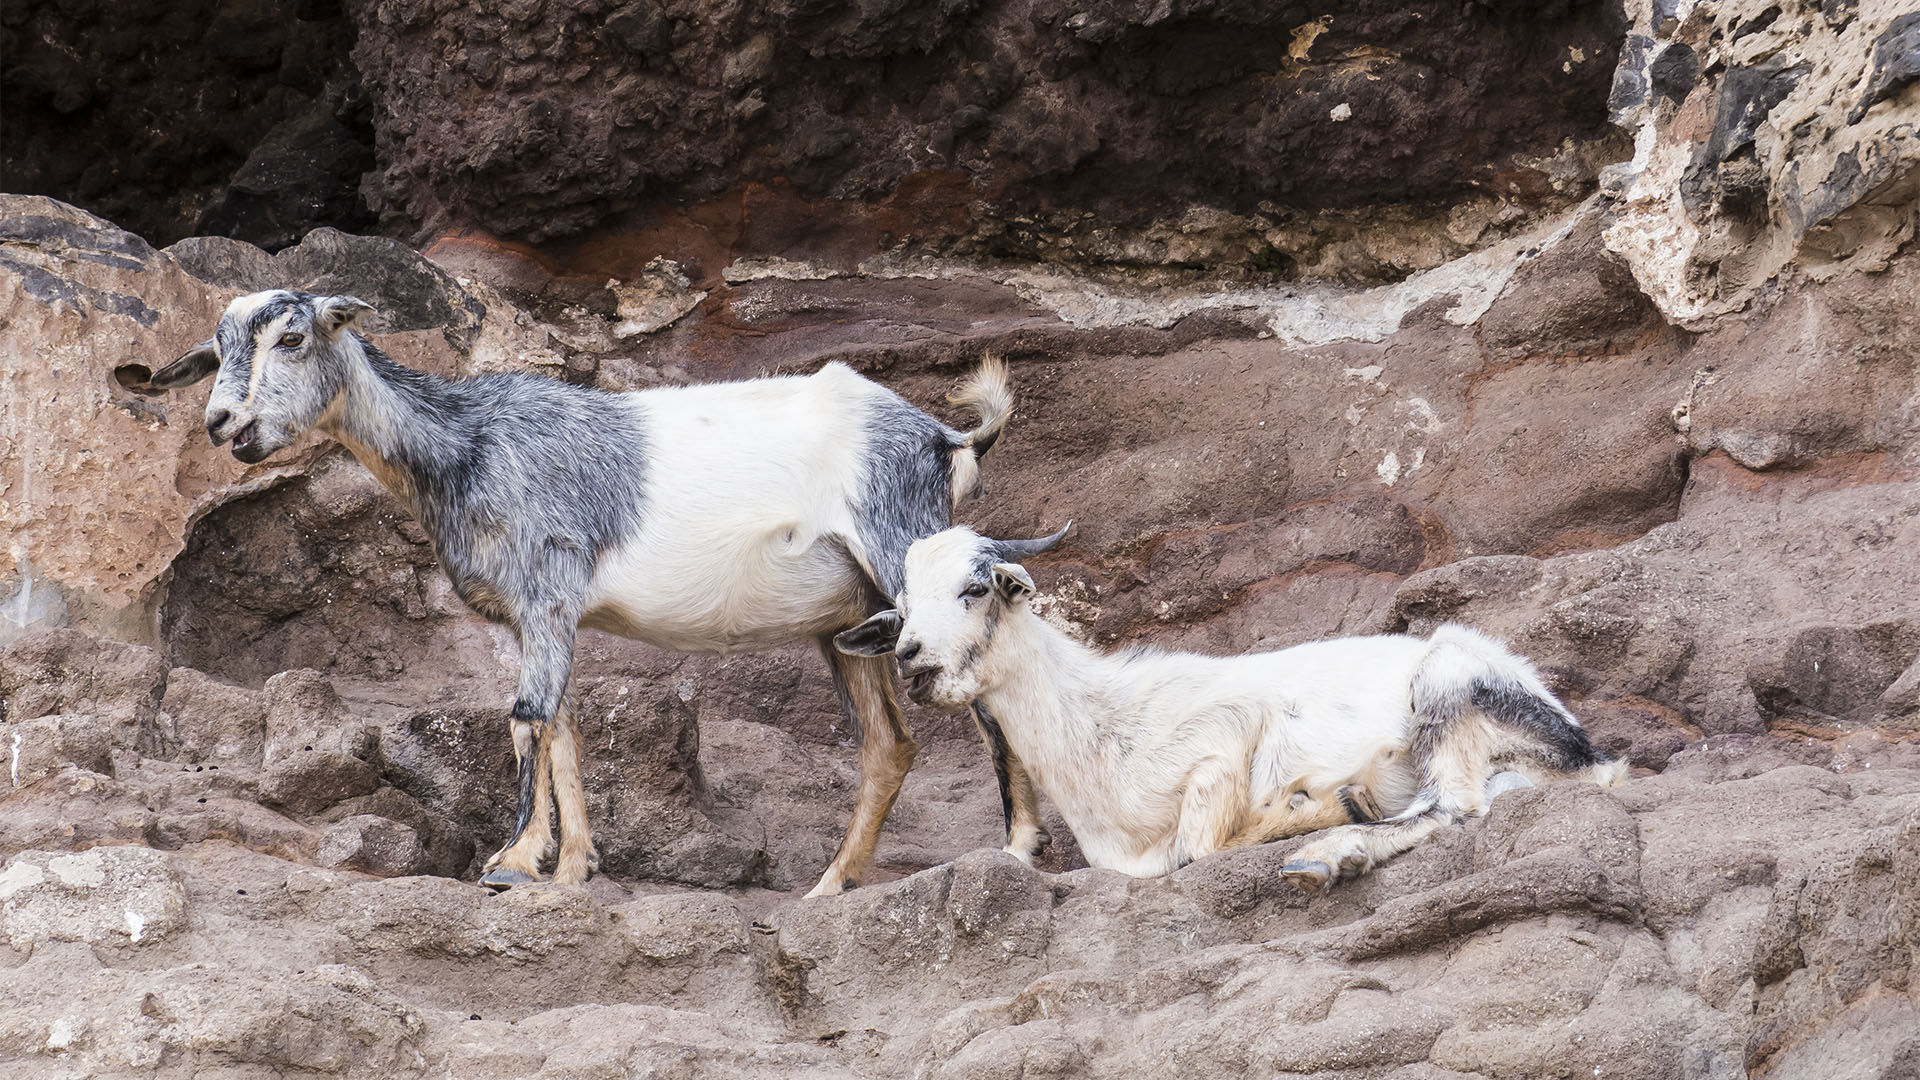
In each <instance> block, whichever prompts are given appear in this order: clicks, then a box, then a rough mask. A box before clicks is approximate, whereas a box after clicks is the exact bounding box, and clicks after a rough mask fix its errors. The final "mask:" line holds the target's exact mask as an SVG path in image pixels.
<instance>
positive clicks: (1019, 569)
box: [993, 562, 1034, 603]
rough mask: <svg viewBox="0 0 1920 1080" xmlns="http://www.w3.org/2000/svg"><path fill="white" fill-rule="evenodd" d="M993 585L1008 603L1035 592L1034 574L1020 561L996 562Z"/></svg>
mask: <svg viewBox="0 0 1920 1080" xmlns="http://www.w3.org/2000/svg"><path fill="white" fill-rule="evenodd" d="M993 587H994V589H996V590H998V591H999V593H1000V595H1001V596H1002V597H1003V598H1005V599H1006V601H1007V602H1008V603H1012V602H1013V601H1015V600H1018V599H1020V598H1021V597H1023V596H1032V595H1033V593H1034V586H1033V576H1032V575H1031V574H1028V573H1027V568H1026V567H1024V566H1021V565H1020V564H1019V563H1010V562H1003V563H994V564H993Z"/></svg>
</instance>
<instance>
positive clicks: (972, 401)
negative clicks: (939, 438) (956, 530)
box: [947, 354, 1013, 505]
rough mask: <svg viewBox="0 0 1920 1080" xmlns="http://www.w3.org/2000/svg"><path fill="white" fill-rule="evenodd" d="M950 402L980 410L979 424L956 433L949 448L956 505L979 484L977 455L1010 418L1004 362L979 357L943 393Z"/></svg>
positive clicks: (1010, 386)
mask: <svg viewBox="0 0 1920 1080" xmlns="http://www.w3.org/2000/svg"><path fill="white" fill-rule="evenodd" d="M947 401H948V402H949V403H950V404H953V405H964V406H967V407H968V408H971V409H973V410H974V411H976V412H978V413H979V414H980V426H978V427H976V428H974V429H973V430H972V431H969V432H966V433H965V434H963V435H961V436H960V442H959V444H958V445H956V446H955V447H954V448H953V456H952V462H951V470H952V471H951V474H950V476H949V480H950V481H951V488H952V490H953V501H954V503H955V504H956V505H958V504H959V502H960V500H961V499H964V498H966V497H967V496H969V495H971V494H973V493H974V491H975V490H976V489H977V488H979V486H980V459H981V458H982V457H984V456H986V453H987V451H988V450H991V449H993V444H994V441H995V440H997V439H998V438H1000V432H1001V431H1002V430H1003V429H1005V428H1006V426H1007V421H1008V420H1011V419H1012V418H1013V382H1012V380H1011V379H1010V378H1009V377H1008V375H1007V363H1006V361H1004V360H1002V359H1000V358H999V357H997V356H994V355H992V354H988V355H987V356H986V357H984V358H983V359H982V360H981V361H980V366H979V367H978V368H976V369H974V372H973V374H972V375H970V376H968V377H967V381H966V382H965V383H962V384H961V386H960V389H958V390H956V391H954V392H953V393H952V394H949V395H948V396H947Z"/></svg>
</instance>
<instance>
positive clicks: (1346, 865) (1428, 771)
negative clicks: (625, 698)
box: [1280, 700, 1493, 893]
mask: <svg viewBox="0 0 1920 1080" xmlns="http://www.w3.org/2000/svg"><path fill="white" fill-rule="evenodd" d="M1415 723H1416V727H1415V730H1414V734H1413V739H1412V741H1411V746H1410V747H1409V758H1410V763H1411V764H1412V766H1413V768H1414V775H1416V776H1418V777H1420V778H1421V787H1420V793H1419V794H1418V795H1417V796H1415V798H1414V801H1413V805H1411V806H1409V807H1407V809H1405V810H1403V811H1401V812H1400V813H1399V814H1396V815H1394V816H1393V817H1391V818H1388V819H1386V820H1385V821H1376V822H1369V823H1366V824H1359V825H1345V826H1341V827H1340V828H1337V829H1334V830H1332V831H1331V832H1329V833H1327V834H1326V835H1325V836H1322V837H1320V838H1318V839H1316V840H1312V841H1310V842H1308V843H1307V844H1306V845H1305V846H1304V847H1302V848H1301V849H1300V850H1299V851H1297V852H1295V853H1294V856H1293V858H1292V859H1291V860H1289V861H1288V863H1287V864H1286V866H1284V867H1283V868H1281V871H1280V873H1281V876H1282V877H1284V878H1285V879H1286V880H1287V882H1288V883H1289V884H1291V885H1293V886H1294V887H1295V888H1298V889H1300V890H1301V891H1302V892H1308V893H1314V892H1319V891H1321V890H1322V889H1325V888H1327V887H1329V886H1331V885H1333V884H1334V883H1336V882H1339V881H1345V880H1349V879H1351V878H1355V877H1359V876H1360V875H1361V874H1364V873H1366V872H1368V871H1369V870H1372V869H1373V868H1374V867H1376V866H1379V865H1380V864H1381V863H1383V862H1386V861H1387V860H1388V859H1391V858H1393V857H1394V856H1396V855H1399V854H1400V853H1402V852H1404V851H1407V850H1409V849H1411V848H1413V847H1415V846H1416V845H1418V844H1419V843H1420V841H1422V840H1425V839H1426V838H1427V837H1428V836H1430V835H1432V834H1433V832H1434V831H1435V830H1437V829H1441V828H1444V827H1446V826H1448V825H1451V824H1453V823H1454V822H1457V821H1460V820H1462V819H1464V818H1467V817H1471V816H1474V815H1476V814H1482V813H1485V812H1486V809H1487V790H1486V789H1487V777H1488V774H1489V772H1490V771H1491V769H1490V759H1491V756H1492V754H1491V750H1492V746H1491V744H1492V741H1493V739H1492V733H1491V732H1490V731H1489V730H1488V726H1487V724H1486V722H1485V721H1484V720H1482V719H1481V718H1480V717H1478V716H1477V715H1474V714H1473V713H1471V712H1470V711H1467V710H1463V709H1460V708H1457V707H1455V705H1454V704H1453V703H1451V702H1449V701H1445V700H1441V701H1435V702H1429V703H1427V704H1426V707H1425V708H1424V709H1422V710H1420V712H1419V713H1417V714H1416V721H1415Z"/></svg>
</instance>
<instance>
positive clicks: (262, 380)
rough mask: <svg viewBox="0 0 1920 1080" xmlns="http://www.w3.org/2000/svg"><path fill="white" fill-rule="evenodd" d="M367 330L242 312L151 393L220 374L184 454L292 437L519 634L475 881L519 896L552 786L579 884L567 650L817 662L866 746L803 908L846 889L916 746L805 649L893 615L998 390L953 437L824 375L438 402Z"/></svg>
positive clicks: (540, 844) (834, 368) (947, 508)
mask: <svg viewBox="0 0 1920 1080" xmlns="http://www.w3.org/2000/svg"><path fill="white" fill-rule="evenodd" d="M368 310H369V307H368V305H367V304H365V303H363V302H361V301H359V300H355V299H353V298H351V297H343V296H313V295H309V294H306V293H297V292H285V291H274V292H263V293H255V294H253V295H251V296H243V297H241V298H239V299H238V300H235V301H234V302H233V303H232V304H231V305H230V306H229V307H228V308H227V310H226V313H225V314H224V315H223V316H222V317H221V319H220V326H219V330H218V332H217V333H216V334H215V335H214V337H213V338H211V339H209V340H207V341H205V342H202V343H201V344H200V345H198V346H197V347H195V348H194V349H192V350H191V351H189V352H188V353H187V354H186V355H184V356H182V357H180V359H178V360H176V361H174V362H173V363H172V364H170V365H168V366H167V367H165V368H163V369H162V370H160V371H159V372H157V373H155V374H154V375H153V376H152V378H151V380H150V384H151V385H153V386H156V387H176V386H185V385H187V384H189V383H193V382H198V381H199V380H201V379H204V378H206V377H207V376H209V375H212V374H214V373H215V372H216V371H217V372H218V373H219V376H218V378H216V379H215V380H214V384H213V393H212V395H211V396H210V397H209V398H208V400H207V412H206V422H207V431H208V433H209V434H210V435H211V436H212V437H213V441H214V444H215V445H219V444H221V443H223V442H226V441H227V440H229V439H231V440H232V441H233V455H234V456H235V457H237V458H239V459H240V460H241V461H246V462H257V461H260V460H261V459H263V458H265V457H266V456H267V455H269V454H271V453H273V452H274V451H276V450H278V449H280V448H281V447H284V446H286V445H287V444H289V443H291V442H292V441H293V440H294V439H295V438H296V437H298V436H299V435H300V434H301V432H303V431H305V430H306V429H308V428H309V427H318V428H319V429H320V430H321V431H323V432H325V433H326V434H328V435H331V436H332V437H333V438H335V439H337V440H338V441H339V442H340V443H341V444H343V445H344V446H346V448H347V449H348V450H349V451H351V452H352V453H353V456H354V457H356V458H359V459H360V462H361V463H362V464H364V465H365V466H366V467H367V468H368V469H370V470H372V472H373V474H374V475H375V476H376V477H378V478H379V479H380V481H381V482H382V483H383V484H385V485H386V487H387V489H388V490H389V491H391V492H393V494H394V495H395V496H396V497H397V498H399V499H400V500H401V501H402V502H403V503H405V504H406V505H407V506H408V508H409V509H411V510H412V511H413V514H414V516H415V517H416V518H418V519H419V521H420V524H421V526H422V527H423V528H424V529H425V530H426V531H427V533H428V535H429V536H430V537H432V539H433V546H434V552H435V554H437V555H438V556H439V559H440V565H441V566H442V567H443V568H445V570H446V572H447V576H448V577H450V578H451V579H452V580H453V587H454V589H455V590H456V591H457V592H458V593H459V595H460V598H461V599H462V600H464V601H466V603H467V605H468V606H469V607H471V608H473V610H475V611H477V612H479V613H480V614H481V615H483V616H485V617H486V618H488V619H491V620H493V621H495V622H500V623H505V624H506V625H508V626H511V627H512V628H513V629H514V631H515V633H516V634H517V635H518V636H519V639H520V650H521V665H520V689H519V694H518V696H517V698H516V699H515V701H514V705H513V713H512V717H511V725H512V733H513V748H514V753H515V754H516V756H517V757H518V759H519V763H520V765H519V814H518V817H517V818H516V820H515V824H514V830H513V837H512V839H510V840H509V841H508V842H507V846H506V847H505V848H503V849H502V850H501V851H500V852H499V853H497V854H496V855H494V856H493V858H492V859H491V860H489V861H488V864H487V873H486V876H485V877H484V878H482V881H483V882H485V883H487V884H489V885H495V886H500V887H505V886H508V885H512V884H515V883H518V882H523V881H531V880H534V878H535V876H536V875H537V874H538V872H539V864H540V861H541V860H542V859H544V858H545V857H546V855H547V854H548V848H549V846H550V844H551V843H552V836H551V832H552V830H551V828H550V825H549V821H548V813H549V802H550V798H549V787H548V785H549V781H551V785H552V788H551V791H552V796H553V797H554V798H555V799H557V801H558V803H559V807H560V833H561V840H560V853H559V861H558V864H557V866H556V868H555V870H554V875H553V878H554V880H555V881H560V882H578V881H584V880H585V879H586V877H587V875H588V874H589V873H590V872H591V870H592V869H593V867H594V865H595V863H596V862H597V855H596V853H595V851H594V848H593V840H592V836H591V834H590V832H589V830H588V826H587V811H586V800H585V795H584V793H583V792H582V789H581V784H580V750H579V742H578V738H577V735H576V732H575V730H574V723H573V719H572V716H571V713H570V710H569V708H568V706H567V683H568V679H569V677H570V674H571V671H572V667H573V642H574V635H575V631H576V630H577V628H579V627H581V626H588V627H596V628H599V629H604V630H609V631H612V632H613V633H616V634H622V635H625V636H627V637H633V638H639V639H641V640H644V641H648V642H651V643H653V644H655V645H658V646H660V647H662V648H670V649H683V650H694V651H711V652H730V651H736V650H744V649H761V648H766V647H768V646H772V645H779V644H781V643H783V642H788V641H793V640H796V639H804V638H812V639H814V640H816V641H818V642H820V644H821V646H822V648H823V651H824V652H825V653H826V655H827V659H828V661H829V662H830V664H831V665H832V667H833V673H834V678H835V682H836V685H837V686H838V687H839V689H840V693H841V697H842V700H843V702H844V704H845V705H846V707H847V709H848V711H849V713H850V714H851V715H852V717H853V719H854V720H855V722H857V723H858V724H859V726H860V729H861V732H862V735H863V739H864V742H863V745H862V747H861V753H860V795H859V801H858V804H857V806H856V809H855V811H854V818H853V822H852V824H851V825H850V826H849V828H848V832H847V836H846V838H845V839H844V840H843V841H842V842H841V845H840V850H839V852H838V853H837V854H836V855H835V856H834V859H833V863H832V865H830V866H829V867H828V868H827V871H826V874H825V876H823V877H822V878H821V879H820V883H819V885H818V886H816V887H815V888H814V890H813V891H814V894H815V895H819V894H827V893H837V892H840V891H841V890H842V889H844V888H849V887H852V886H853V885H854V884H857V883H858V881H859V879H860V876H861V874H862V872H863V871H864V870H865V868H866V866H867V863H868V862H869V861H870V860H871V858H872V855H873V849H874V845H875V843H876V841H877V840H878V838H879V831H880V823H881V822H882V820H884V819H885V817H886V815H887V811H888V810H889V809H890V808H891V807H892V805H893V801H894V797H895V796H896V795H898V794H899V791H900V784H901V781H902V779H903V778H904V777H905V776H906V773H907V770H908V769H909V768H910V767H911V766H912V763H913V757H914V752H915V745H914V741H913V737H912V735H911V733H910V732H909V731H908V730H907V726H906V724H905V722H904V721H903V720H902V719H901V715H900V706H899V702H898V701H897V700H896V699H895V697H894V687H893V681H892V673H891V672H890V671H889V670H888V665H887V662H886V661H885V660H884V659H863V658H858V657H846V656H842V655H840V654H838V653H836V652H835V651H834V650H833V649H832V648H831V647H830V646H829V645H828V641H829V640H830V638H831V637H832V635H833V634H834V633H835V632H836V631H839V630H844V629H846V628H847V627H849V626H853V625H854V624H856V623H858V622H859V621H860V620H862V619H864V618H866V617H867V616H868V615H870V614H872V613H873V612H874V611H876V610H878V609H880V608H883V607H885V606H886V605H887V604H888V603H889V602H890V600H889V599H888V598H890V597H892V596H894V595H897V594H898V593H899V591H900V588H901V581H902V561H903V559H904V557H905V555H906V550H907V546H908V545H909V544H911V543H912V542H913V541H914V540H915V539H917V538H919V537H922V536H926V535H929V534H931V533H933V532H935V531H937V530H939V529H941V528H944V527H945V526H946V524H947V523H948V521H949V520H950V515H951V513H952V509H953V504H954V502H955V501H957V499H958V498H959V497H960V496H963V495H965V494H967V493H969V492H970V491H971V490H972V488H973V487H974V486H975V483H976V480H977V478H978V466H977V464H976V463H977V459H978V458H979V456H980V455H981V454H984V453H985V452H986V451H987V448H988V447H990V446H992V445H993V441H994V439H995V438H996V437H997V436H998V435H999V433H1000V430H1001V428H1002V427H1003V426H1004V425H1005V424H1006V422H1007V418H1008V416H1009V415H1010V414H1011V412H1012V408H1013V397H1012V392H1011V391H1010V390H1009V388H1008V385H1007V377H1006V369H1005V368H1004V367H1003V366H1002V365H1000V364H998V363H997V362H993V361H989V362H988V363H987V364H985V365H983V366H982V367H981V369H980V370H979V372H977V373H976V374H975V375H974V376H973V378H972V380H971V381H970V382H969V383H968V384H967V385H966V387H965V388H963V389H962V391H961V392H960V393H959V394H958V395H956V396H955V398H954V399H953V400H954V401H955V402H956V403H959V404H965V405H969V406H971V407H973V408H975V409H976V410H978V411H979V413H980V417H981V422H980V426H979V427H978V428H975V429H974V430H973V431H971V432H965V433H963V432H958V431H954V430H952V429H951V428H948V427H946V426H945V425H943V424H941V423H940V422H939V421H937V420H935V419H934V418H932V417H931V416H928V415H927V414H925V413H923V412H921V411H920V410H918V409H916V408H914V407H913V406H912V405H909V404H908V403H907V402H906V401H904V400H903V399H901V398H900V397H899V396H898V395H896V394H894V393H892V392H891V391H889V390H886V389H884V388H882V387H880V386H878V385H875V384H874V383H872V382H869V381H868V380H866V379H865V378H862V377H861V376H860V375H858V374H857V373H855V372H854V371H853V369H851V368H849V367H847V366H845V365H844V364H828V365H826V366H825V367H824V368H822V369H821V370H820V371H818V372H815V373H814V374H813V375H810V376H806V377H785V378H772V379H756V380H753V381H750V382H739V383H725V384H720V385H713V386H688V387H672V388H664V389H656V390H646V391H640V392H636V393H627V394H609V393H602V392H600V391H597V390H588V389H583V388H581V387H577V386H570V385H568V384H566V383H561V382H557V381H555V380H553V379H548V378H542V377H540V376H535V375H494V376H487V377H484V378H477V379H468V380H465V381H457V382H450V381H448V380H445V379H441V378H437V377H435V376H432V375H428V374H425V373H422V372H419V371H414V370H412V369H410V368H406V367H403V366H401V365H399V364H396V363H394V362H393V361H392V360H390V359H388V358H387V356H386V354H384V353H382V352H381V351H380V350H379V349H377V348H375V347H373V345H371V344H370V343H368V341H367V340H366V339H365V338H364V337H361V336H360V335H359V334H358V333H355V332H353V329H352V328H353V325H354V323H355V321H356V320H357V319H359V318H360V316H361V315H363V314H364V313H365V312H367V311H368ZM536 740H537V742H538V750H537V753H536V749H535V743H536ZM1029 801H1030V799H1029ZM530 824H531V827H529V825H530Z"/></svg>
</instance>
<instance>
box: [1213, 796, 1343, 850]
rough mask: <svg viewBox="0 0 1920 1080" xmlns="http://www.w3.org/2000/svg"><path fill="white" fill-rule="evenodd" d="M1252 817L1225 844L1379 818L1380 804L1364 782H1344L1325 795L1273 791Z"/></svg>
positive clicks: (1242, 844)
mask: <svg viewBox="0 0 1920 1080" xmlns="http://www.w3.org/2000/svg"><path fill="white" fill-rule="evenodd" d="M1251 818H1252V820H1251V821H1249V822H1248V823H1247V824H1245V825H1243V826H1242V827H1241V829H1240V831H1239V832H1238V833H1236V834H1235V835H1234V836H1233V838H1232V839H1230V840H1228V841H1227V843H1226V846H1227V847H1248V846H1251V845H1253V844H1265V843H1268V842H1269V841H1273V840H1285V839H1286V838H1288V837H1290V836H1302V835H1305V834H1306V833H1310V832H1319V831H1320V830H1321V829H1331V828H1335V827H1336V826H1340V825H1351V824H1354V823H1356V822H1367V821H1378V820H1380V807H1379V805H1378V804H1377V803H1376V802H1375V800H1374V795H1373V792H1371V791H1370V790H1368V789H1367V788H1366V787H1365V786H1364V785H1361V784H1346V785H1344V786H1342V787H1340V788H1339V789H1338V790H1336V791H1333V792H1330V793H1329V794H1328V795H1327V796H1326V797H1324V798H1315V797H1314V796H1313V795H1312V794H1311V793H1310V792H1306V791H1295V792H1293V793H1291V794H1288V793H1286V792H1275V793H1274V794H1273V796H1272V797H1271V798H1270V799H1269V800H1268V801H1267V802H1265V803H1263V804H1261V805H1260V806H1257V807H1255V808H1254V812H1253V814H1252V815H1251Z"/></svg>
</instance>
